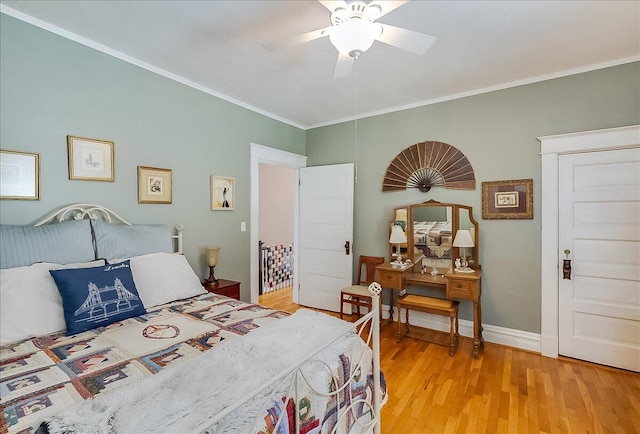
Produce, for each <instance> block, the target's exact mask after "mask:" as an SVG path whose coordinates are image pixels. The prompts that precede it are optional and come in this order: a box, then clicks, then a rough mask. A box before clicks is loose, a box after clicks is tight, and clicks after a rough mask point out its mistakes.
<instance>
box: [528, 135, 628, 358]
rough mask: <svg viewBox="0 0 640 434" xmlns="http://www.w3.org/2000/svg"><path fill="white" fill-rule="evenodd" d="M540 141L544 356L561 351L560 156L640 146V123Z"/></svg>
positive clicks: (541, 343)
mask: <svg viewBox="0 0 640 434" xmlns="http://www.w3.org/2000/svg"><path fill="white" fill-rule="evenodd" d="M538 140H539V141H540V155H541V157H542V178H541V186H542V187H541V202H542V207H541V208H542V212H541V220H542V222H541V226H542V245H541V254H542V257H541V266H542V274H541V288H540V289H541V332H540V349H541V353H542V355H543V356H547V357H553V358H557V357H558V354H559V351H558V345H559V339H558V321H559V313H558V295H559V293H558V287H559V284H560V280H559V279H560V272H559V267H560V259H559V258H560V255H559V247H558V243H559V239H558V226H559V222H558V201H559V199H560V198H559V184H558V176H559V168H558V158H559V156H560V155H563V154H572V153H581V152H593V151H609V150H614V149H625V148H635V147H638V146H640V125H632V126H627V127H619V128H610V129H604V130H595V131H583V132H579V133H569V134H558V135H553V136H543V137H538Z"/></svg>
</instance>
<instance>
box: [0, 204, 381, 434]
mask: <svg viewBox="0 0 640 434" xmlns="http://www.w3.org/2000/svg"><path fill="white" fill-rule="evenodd" d="M183 230H184V227H182V226H181V225H178V226H177V227H176V233H175V234H174V233H173V230H172V229H171V228H168V227H166V226H154V225H131V224H129V223H128V222H126V221H125V220H124V219H122V218H121V217H120V216H118V215H117V214H116V213H115V212H113V211H111V210H109V209H107V208H104V207H101V206H98V205H93V204H75V205H70V206H67V207H64V208H62V209H60V210H57V211H55V212H53V213H51V214H50V215H48V216H46V217H45V218H44V219H42V220H41V221H39V222H37V223H36V224H35V225H34V226H6V225H0V291H1V293H0V296H1V300H0V308H1V309H2V310H1V313H0V321H1V324H0V335H1V336H0V337H1V339H0V341H1V342H0V344H1V346H0V404H1V406H2V410H3V417H2V418H1V419H0V432H8V433H12V434H13V433H34V432H38V433H46V432H49V433H52V434H53V433H70V432H74V433H92V432H101V433H102V432H104V433H128V432H145V433H153V432H155V433H161V432H166V433H178V432H179V433H183V432H184V433H190V432H194V433H196V432H208V433H294V432H295V433H320V432H323V433H353V434H355V433H364V432H377V433H379V432H380V417H379V415H380V406H381V405H382V402H383V400H384V397H385V396H386V385H385V383H384V378H383V376H382V375H381V373H380V364H379V323H378V315H377V312H376V311H375V310H374V311H372V312H370V313H369V314H368V315H366V316H365V317H363V318H361V319H360V320H359V321H358V322H357V323H355V324H352V323H347V322H344V321H341V320H339V319H337V318H334V317H331V316H328V315H325V314H322V313H318V312H315V311H311V310H307V309H301V310H299V311H297V312H295V313H293V314H288V313H286V312H281V311H276V310H273V309H268V308H265V307H263V306H260V305H256V304H249V303H244V302H241V301H238V300H235V299H231V298H227V297H224V296H220V295H216V294H210V293H207V292H206V291H205V290H204V289H203V288H202V285H201V284H200V282H199V279H198V277H197V276H196V274H195V273H194V272H193V269H192V268H191V267H190V266H189V264H188V262H187V261H186V259H185V258H184V256H183V255H182V231H183ZM61 246H64V248H60V247H61ZM380 290H381V289H380V287H379V286H378V285H377V284H374V285H372V286H371V288H370V291H371V292H372V295H373V296H374V297H378V296H379V292H380ZM377 305H378V304H377V303H374V306H377Z"/></svg>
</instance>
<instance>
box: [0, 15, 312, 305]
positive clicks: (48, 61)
mask: <svg viewBox="0 0 640 434" xmlns="http://www.w3.org/2000/svg"><path fill="white" fill-rule="evenodd" d="M0 19H1V21H0V95H1V99H0V146H1V147H2V148H4V149H14V150H21V151H28V152H37V153H40V158H41V181H40V185H41V191H40V200H39V201H10V200H3V201H2V202H1V203H0V222H2V223H3V224H24V223H25V222H26V223H31V222H34V221H36V220H38V219H39V218H41V217H43V216H44V215H46V214H48V213H49V212H50V211H51V210H52V209H55V208H58V207H61V206H63V205H68V204H70V203H77V202H88V203H97V204H101V205H105V206H107V207H109V208H111V209H113V210H114V211H116V212H117V213H119V214H120V215H121V216H122V217H123V218H125V219H127V220H129V221H130V222H132V223H162V224H169V225H174V224H176V223H183V224H184V225H185V227H186V230H185V250H186V252H185V253H186V256H187V259H188V260H189V262H190V263H191V264H192V266H193V267H194V269H195V270H196V272H198V274H199V275H200V276H205V265H204V260H203V258H202V255H201V254H200V250H201V248H202V247H204V246H206V245H218V246H221V247H222V250H221V251H220V261H219V265H218V267H217V268H216V276H219V277H224V278H228V279H234V280H239V281H241V282H242V297H243V299H245V300H248V299H249V281H250V279H249V277H250V276H249V232H240V222H241V221H245V222H247V224H248V223H249V217H250V208H249V200H250V199H249V188H250V186H249V178H250V175H249V159H250V143H252V142H253V143H259V144H262V145H266V146H270V147H273V148H279V149H283V150H286V151H290V152H295V153H298V154H304V139H305V132H304V131H303V130H300V129H298V128H294V127H291V126H289V125H287V124H284V123H282V122H278V121H275V120H273V119H271V118H268V117H265V116H263V115H260V114H257V113H255V112H252V111H250V110H247V109H244V108H241V107H239V106H237V105H234V104H231V103H228V102H225V101H223V100H221V99H219V98H216V97H213V96H211V95H208V94H205V93H203V92H200V91H197V90H195V89H193V88H190V87H187V86H184V85H182V84H179V83H177V82H175V81H172V80H169V79H167V78H164V77H162V76H159V75H157V74H154V73H152V72H149V71H147V70H144V69H142V68H139V67H137V66H134V65H131V64H129V63H126V62H123V61H120V60H118V59H116V58H114V57H111V56H108V55H106V54H103V53H101V52H98V51H96V50H93V49H91V48H88V47H86V46H83V45H81V44H78V43H75V42H73V41H70V40H67V39H65V38H62V37H60V36H57V35H55V34H52V33H50V32H48V31H45V30H42V29H39V28H37V27H34V26H32V25H29V24H26V23H24V22H22V21H19V20H16V19H14V18H11V17H9V16H6V15H4V14H2V15H0ZM67 135H75V136H82V137H92V138H97V139H103V140H109V141H113V142H115V182H95V181H70V180H69V179H68V170H67V144H66V137H67ZM139 165H141V166H151V167H162V168H169V169H172V170H173V203H172V204H170V205H160V204H138V203H137V200H138V199H137V166H139ZM214 174H215V175H221V176H230V177H234V178H236V210H235V211H231V212H229V211H211V210H210V205H209V176H210V175H214ZM207 274H208V273H207Z"/></svg>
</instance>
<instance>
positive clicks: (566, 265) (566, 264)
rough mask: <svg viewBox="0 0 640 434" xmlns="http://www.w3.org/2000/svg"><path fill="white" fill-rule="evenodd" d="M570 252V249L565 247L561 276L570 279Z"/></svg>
mask: <svg viewBox="0 0 640 434" xmlns="http://www.w3.org/2000/svg"><path fill="white" fill-rule="evenodd" d="M570 253H571V250H569V249H565V250H564V254H565V256H566V257H567V259H563V260H562V278H563V279H567V280H571V259H569V254H570Z"/></svg>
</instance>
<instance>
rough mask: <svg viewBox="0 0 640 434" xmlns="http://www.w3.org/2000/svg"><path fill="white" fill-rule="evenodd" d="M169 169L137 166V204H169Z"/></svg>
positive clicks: (171, 179) (170, 179)
mask: <svg viewBox="0 0 640 434" xmlns="http://www.w3.org/2000/svg"><path fill="white" fill-rule="evenodd" d="M172 182H173V173H172V170H171V169H160V168H158V167H145V166H138V203H171V201H172V197H171V187H172Z"/></svg>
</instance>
